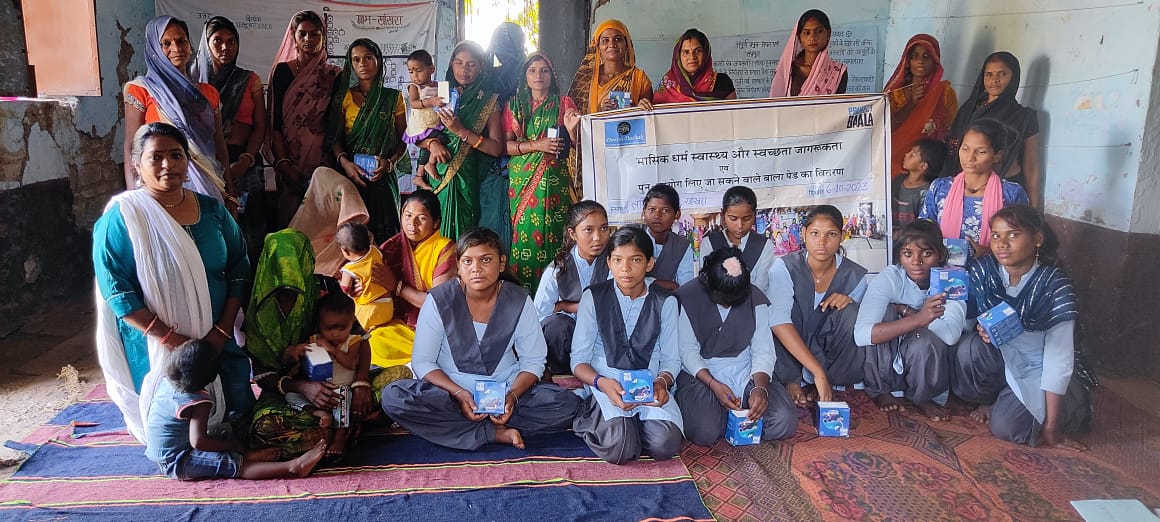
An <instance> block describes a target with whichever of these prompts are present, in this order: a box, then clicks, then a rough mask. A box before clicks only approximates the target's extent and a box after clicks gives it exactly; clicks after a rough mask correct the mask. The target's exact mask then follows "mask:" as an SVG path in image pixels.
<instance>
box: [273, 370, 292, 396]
mask: <svg viewBox="0 0 1160 522" xmlns="http://www.w3.org/2000/svg"><path fill="white" fill-rule="evenodd" d="M289 378H290V377H288V376H285V375H283V376H282V377H281V378H280V379H278V384H277V385H275V386H274V387H275V388H277V389H278V393H281V394H282V395H286V389H285V388H283V387H282V383H283V382H286V379H289Z"/></svg>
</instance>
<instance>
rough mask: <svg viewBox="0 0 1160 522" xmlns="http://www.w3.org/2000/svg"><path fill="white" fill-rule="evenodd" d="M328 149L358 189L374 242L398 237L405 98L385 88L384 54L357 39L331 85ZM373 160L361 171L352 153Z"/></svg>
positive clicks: (405, 115)
mask: <svg viewBox="0 0 1160 522" xmlns="http://www.w3.org/2000/svg"><path fill="white" fill-rule="evenodd" d="M327 111H328V112H327V119H326V145H325V148H324V150H326V151H327V152H329V153H331V155H332V157H333V163H332V164H333V165H334V166H335V169H336V170H338V171H339V172H340V173H343V174H345V175H346V177H348V178H350V180H351V182H352V183H354V184H355V186H357V187H358V192H359V195H361V196H362V199H363V202H364V203H366V206H367V211H368V212H369V213H370V222H368V223H367V227H368V228H370V230H371V232H372V233H373V234H374V236H375V238H376V239H377V240H378V241H386V240H387V239H388V238H390V237H393V236H394V235H395V234H398V233H399V203H398V202H399V181H398V178H397V177H396V176H395V163H396V162H397V161H398V160H399V157H401V156H402V155H403V152H405V151H406V148H404V147H403V140H402V136H403V131H404V130H405V129H406V128H407V109H406V107H405V106H404V105H403V96H402V94H401V93H400V92H399V91H398V90H396V89H391V88H389V87H384V86H383V52H382V51H381V50H379V46H378V44H376V43H374V42H373V41H371V40H368V39H366V38H359V39H358V40H355V41H354V42H353V43H351V44H350V47H348V48H347V50H346V65H345V66H343V68H342V74H340V75H339V76H338V79H337V80H336V81H335V84H334V95H333V96H332V97H331V101H330V107H329V109H327ZM356 154H365V155H368V156H373V157H374V159H375V164H376V165H377V167H376V168H374V169H371V170H364V169H363V168H362V167H360V166H358V165H356V164H355V155H356Z"/></svg>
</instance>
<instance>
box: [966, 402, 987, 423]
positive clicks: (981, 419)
mask: <svg viewBox="0 0 1160 522" xmlns="http://www.w3.org/2000/svg"><path fill="white" fill-rule="evenodd" d="M971 419H972V420H974V421H975V422H978V423H979V424H986V423H987V421H989V420H991V405H990V404H980V405H979V407H978V408H975V409H974V410H971Z"/></svg>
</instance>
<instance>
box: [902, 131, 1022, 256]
mask: <svg viewBox="0 0 1160 522" xmlns="http://www.w3.org/2000/svg"><path fill="white" fill-rule="evenodd" d="M1006 150H1007V128H1006V126H1005V125H1004V124H1003V123H1002V122H999V121H998V120H992V119H981V120H977V121H975V122H973V123H971V125H970V127H969V128H968V129H967V131H966V133H965V134H964V135H963V140H962V144H961V145H960V146H959V149H958V151H957V154H958V157H959V162H960V164H961V165H962V169H963V170H962V171H961V172H959V173H958V174H957V175H956V176H955V177H953V178H938V179H936V180H934V181H933V182H931V184H930V189H929V190H927V192H926V200H925V201H924V202H923V205H922V211H921V212H920V213H919V215H918V217H921V218H926V219H935V220H938V223H939V227H940V228H941V229H942V233H943V237H948V238H961V239H966V240H967V241H969V242H970V246H971V251H972V252H973V257H982V256H984V255H986V254H987V252H989V251H990V249H989V248H988V246H987V245H989V244H990V243H991V229H990V225H989V223H990V221H991V216H993V215H995V212H998V211H999V209H1001V208H1003V207H1005V206H1007V205H1015V204H1020V203H1022V204H1027V193H1026V192H1024V191H1023V187H1020V186H1019V185H1018V184H1016V183H1013V182H1010V181H1007V180H1004V179H1002V178H1000V177H999V175H998V174H996V173H995V169H996V168H998V167H999V163H1000V161H1002V157H1003V154H1005V153H1006ZM952 154H953V153H952Z"/></svg>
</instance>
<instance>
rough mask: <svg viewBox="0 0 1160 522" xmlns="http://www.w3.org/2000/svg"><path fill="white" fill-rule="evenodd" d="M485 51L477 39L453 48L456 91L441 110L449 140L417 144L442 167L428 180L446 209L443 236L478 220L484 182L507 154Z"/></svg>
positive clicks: (451, 70)
mask: <svg viewBox="0 0 1160 522" xmlns="http://www.w3.org/2000/svg"><path fill="white" fill-rule="evenodd" d="M486 57H487V54H486V53H484V51H483V48H481V47H480V46H479V44H476V43H474V42H462V43H460V44H459V45H456V46H455V49H454V50H453V51H452V53H451V66H450V67H449V68H448V70H447V81H448V82H450V83H451V87H452V88H453V89H455V90H456V91H457V92H458V96H459V100H458V102H457V104H456V106H455V108H454V111H452V110H451V109H450V108H448V107H444V108H442V109H440V110H439V111H438V112H439V119H440V120H441V121H442V122H443V126H444V127H445V128H446V129H447V131H448V132H447V135H448V138H449V143H448V144H447V145H446V146H444V145H443V144H441V143H439V141H438V140H435V139H428V140H426V141H423V142H421V143H420V144H419V146H420V147H423V148H425V149H427V150H428V151H430V152H431V158H432V161H434V162H435V163H436V169H437V170H438V171H439V177H438V178H429V179H428V180H427V183H428V184H429V185H431V186H432V187H434V188H435V190H434V192H435V194H436V195H437V196H438V197H439V205H440V206H441V207H442V209H443V223H442V225H441V227H440V232H441V233H442V234H443V236H444V237H448V238H457V237H459V234H460V233H462V232H464V231H466V230H467V229H469V228H471V227H473V226H475V225H476V224H478V223H479V216H480V211H481V209H480V204H479V202H480V199H481V198H480V195H479V185H480V181H481V179H482V178H483V176H485V175H486V174H487V173H488V172H490V171H491V170H492V168H493V166H494V164H495V162H496V158H497V157H499V156H500V155H501V154H503V147H504V145H503V123H502V120H501V112H502V110H501V109H502V108H501V107H500V106H499V101H498V97H497V96H496V94H495V93H494V92H491V88H490V82H489V81H488V79H487V71H488V70H489V69H490V64H488V63H486V61H485V60H486Z"/></svg>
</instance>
